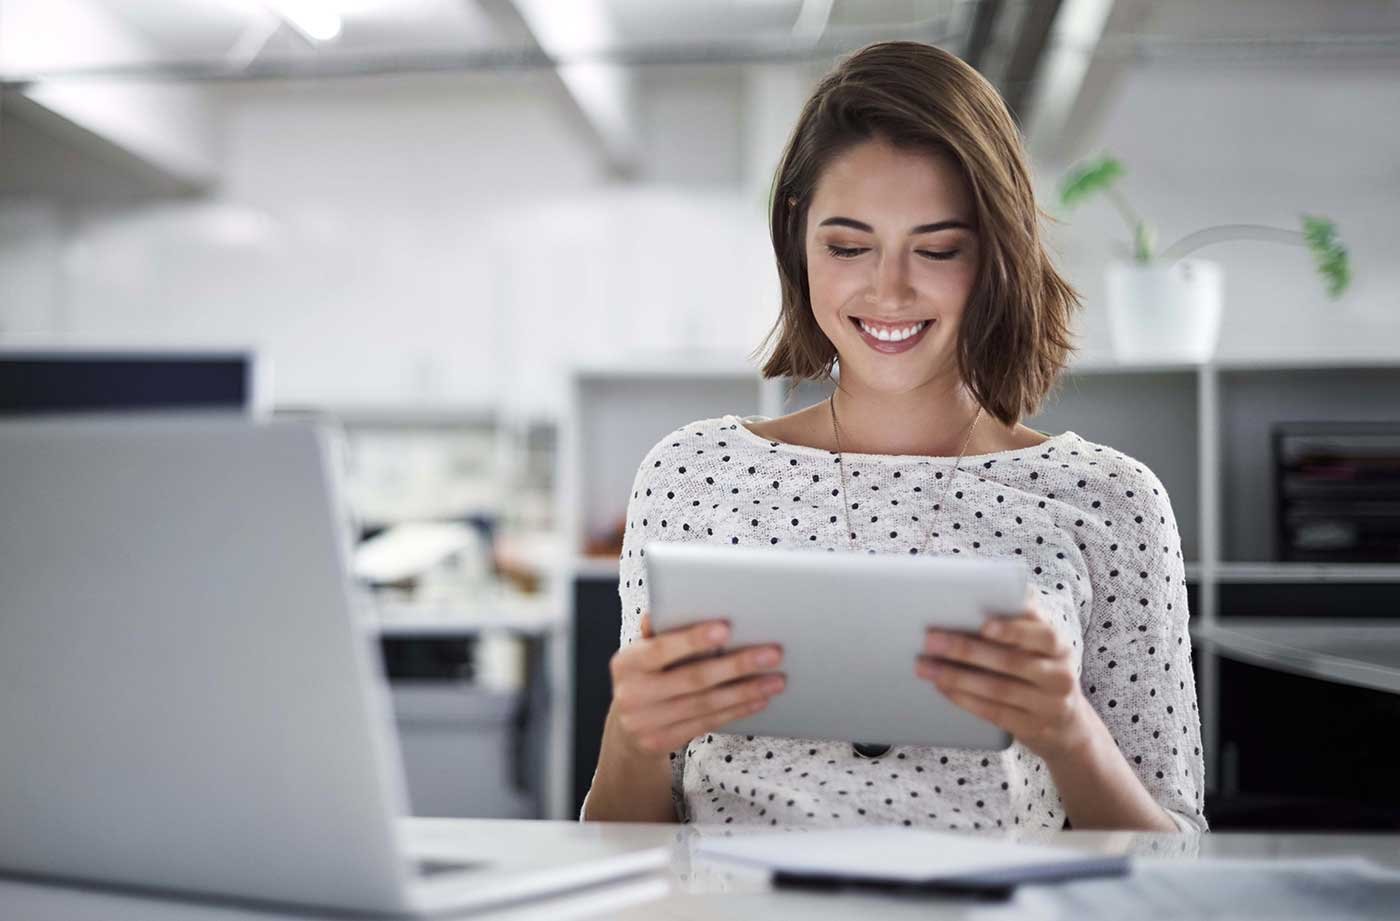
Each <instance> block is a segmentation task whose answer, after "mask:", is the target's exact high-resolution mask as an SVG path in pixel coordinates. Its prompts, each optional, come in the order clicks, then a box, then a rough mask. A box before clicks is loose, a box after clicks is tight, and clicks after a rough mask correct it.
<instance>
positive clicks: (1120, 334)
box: [1105, 259, 1225, 363]
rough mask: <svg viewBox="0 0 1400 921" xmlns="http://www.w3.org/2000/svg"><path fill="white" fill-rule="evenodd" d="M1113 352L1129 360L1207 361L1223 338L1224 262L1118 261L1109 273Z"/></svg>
mask: <svg viewBox="0 0 1400 921" xmlns="http://www.w3.org/2000/svg"><path fill="white" fill-rule="evenodd" d="M1106 281H1107V284H1106V286H1105V287H1106V290H1107V292H1108V322H1109V329H1110V331H1111V332H1112V335H1113V351H1114V354H1115V356H1116V357H1117V358H1118V360H1119V361H1125V362H1138V363H1141V362H1159V361H1161V362H1178V361H1183V362H1204V361H1209V360H1210V358H1211V356H1212V355H1214V354H1215V346H1216V343H1217V342H1218V341H1219V339H1220V311H1221V305H1222V304H1223V303H1224V293H1225V275H1224V273H1223V272H1222V271H1221V268H1220V264H1219V263H1217V262H1210V261H1208V260H1205V259H1181V260H1179V261H1177V262H1174V263H1172V264H1171V265H1141V264H1139V263H1136V262H1114V263H1111V264H1110V265H1109V266H1108V271H1107V276H1106Z"/></svg>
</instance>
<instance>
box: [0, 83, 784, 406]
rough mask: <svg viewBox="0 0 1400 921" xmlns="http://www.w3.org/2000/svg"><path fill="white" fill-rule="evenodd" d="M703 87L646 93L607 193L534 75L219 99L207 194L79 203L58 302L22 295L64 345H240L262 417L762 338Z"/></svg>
mask: <svg viewBox="0 0 1400 921" xmlns="http://www.w3.org/2000/svg"><path fill="white" fill-rule="evenodd" d="M704 92H705V87H704V85H703V83H702V84H699V85H697V84H696V83H695V82H694V81H683V80H681V81H677V80H672V81H669V82H667V81H658V82H656V83H655V84H654V88H653V94H654V98H653V99H652V100H651V103H650V105H649V107H648V108H647V110H646V111H648V112H649V113H650V114H649V115H648V117H647V119H646V123H647V124H648V125H650V126H651V129H652V130H650V132H649V138H648V140H647V142H646V143H647V150H648V153H649V169H650V170H651V171H652V173H653V175H652V176H651V177H650V178H649V179H644V181H643V182H641V183H639V184H636V185H631V186H622V185H614V184H611V183H609V182H607V181H606V180H604V179H602V178H601V174H600V170H599V168H598V164H597V159H596V154H595V153H594V148H592V147H591V146H590V145H589V144H588V143H587V142H586V140H585V139H583V138H581V137H579V136H578V135H576V134H575V129H574V128H573V127H571V126H572V125H573V123H572V122H570V121H569V120H567V119H564V118H561V117H560V116H559V112H558V111H557V110H556V109H555V106H556V105H557V104H558V103H557V101H555V97H552V96H551V95H550V94H548V93H547V92H545V91H544V90H543V88H542V86H541V85H540V81H539V79H538V78H537V77H531V76H520V75H515V76H508V77H414V78H397V79H375V80H354V81H343V80H342V81H331V82H325V83H302V84H296V85H292V86H286V85H274V84H266V85H252V86H241V87H236V88H232V89H229V90H228V91H227V92H225V93H224V95H223V98H222V100H221V101H222V109H223V111H222V124H223V126H224V138H223V146H224V151H225V167H224V174H223V175H224V178H223V181H222V182H221V184H220V186H219V188H218V190H217V192H216V193H215V194H214V195H212V196H209V197H206V198H202V199H197V200H191V201H166V202H158V203H153V204H150V205H147V206H143V207H137V208H132V207H120V208H105V209H103V210H91V209H89V210H86V211H83V212H80V213H79V215H78V217H77V219H76V225H75V229H74V231H73V232H72V234H71V235H70V236H68V237H67V238H65V239H64V240H63V241H62V246H61V249H62V250H63V252H64V253H65V258H64V259H63V260H61V262H60V267H59V274H60V275H61V276H62V279H63V284H62V285H61V288H59V289H55V290H34V288H33V285H32V284H31V285H30V286H29V287H28V288H27V289H26V291H25V293H24V295H23V297H24V298H25V299H42V298H44V297H45V296H48V297H50V298H52V299H54V303H53V304H52V305H51V307H50V309H49V311H48V313H49V315H50V316H51V317H52V318H53V321H54V322H53V324H51V326H50V331H51V332H53V333H56V334H58V335H60V336H64V337H78V338H81V339H84V340H100V341H104V342H112V341H142V342H151V341H154V342H164V343H192V342H193V343H201V344H202V343H235V342H236V343H253V344H257V345H259V346H261V347H263V348H264V349H265V350H266V351H267V352H268V353H269V354H270V355H271V356H272V358H273V362H274V366H275V368H276V399H277V400H278V401H279V402H283V403H308V402H315V403H328V402H329V403H342V404H343V403H356V404H360V403H386V402H388V403H392V402H421V401H431V402H439V403H451V404H458V405H460V404H463V403H468V404H484V403H497V402H504V403H506V404H507V405H510V406H516V407H519V408H521V409H523V410H527V411H549V410H552V409H553V408H555V407H557V406H558V405H559V401H560V400H561V398H562V390H561V389H560V388H561V385H562V380H563V378H562V373H561V372H562V370H563V367H564V363H565V362H567V361H569V360H573V359H576V358H577V359H588V358H595V359H596V358H601V357H604V356H607V355H610V354H616V353H620V352H622V351H625V350H628V349H658V348H674V347H680V346H684V345H687V344H689V345H692V346H695V347H699V348H704V349H714V350H728V351H731V352H733V351H739V350H742V349H744V348H747V347H751V346H752V345H753V344H755V343H756V342H757V340H758V337H759V335H760V334H761V331H762V329H763V319H764V316H765V311H764V310H763V309H762V308H761V305H758V304H756V300H757V299H758V296H759V294H760V293H761V292H762V290H763V287H764V285H763V278H766V276H767V275H768V274H771V267H769V266H768V265H767V262H766V254H765V247H766V243H765V242H764V239H765V238H764V227H763V225H762V214H761V211H760V210H755V209H753V208H752V207H750V204H751V203H749V202H746V201H744V200H742V199H741V196H740V194H739V192H738V181H737V180H738V176H737V170H738V166H737V163H738V158H739V153H738V133H737V132H738V122H739V118H738V112H737V111H736V106H737V105H738V88H737V82H736V81H734V80H732V79H731V80H728V81H721V82H720V83H719V84H718V85H717V86H716V87H715V90H714V92H713V93H711V94H710V95H709V96H704V95H702V94H703V93H704ZM679 110H684V111H686V112H689V113H690V117H689V118H688V119H686V120H685V122H684V123H683V124H681V123H678V119H677V117H676V114H675V112H676V111H679ZM12 220H16V219H12V218H9V217H0V227H4V226H7V225H9V224H10V222H11V221H12ZM30 220H31V221H32V220H33V219H32V218H31V219H30ZM26 260H27V261H28V260H29V257H26ZM18 297H19V296H18V295H17V298H18ZM59 301H61V303H59ZM0 309H3V308H0ZM23 309H24V310H25V311H26V313H27V315H33V314H35V313H42V312H43V311H36V310H35V309H34V307H33V306H32V304H31V305H27V306H25V307H24V308H23ZM59 323H61V324H62V325H61V326H59ZM29 325H30V326H33V325H34V324H33V322H32V321H31V322H30V323H29Z"/></svg>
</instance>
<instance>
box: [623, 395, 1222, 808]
mask: <svg viewBox="0 0 1400 921" xmlns="http://www.w3.org/2000/svg"><path fill="white" fill-rule="evenodd" d="M763 419H764V417H762V416H751V417H744V418H742V419H741V418H740V417H738V416H734V415H725V416H722V417H718V418H713V419H703V420H700V421H697V422H693V423H691V424H689V425H686V426H684V427H682V428H679V429H677V430H676V431H674V432H672V433H671V434H669V435H667V436H666V437H665V438H663V439H662V440H661V441H659V442H658V443H657V444H656V445H655V447H653V448H652V449H651V450H650V451H649V452H647V455H646V458H645V459H644V460H643V461H642V464H641V466H640V467H639V469H638V470H637V475H636V479H635V481H634V483H633V487H632V494H631V496H630V498H629V502H628V507H627V522H626V525H627V526H626V533H625V537H624V542H623V548H622V554H621V560H620V567H619V579H618V591H619V594H620V595H621V599H622V635H621V641H622V643H623V644H624V645H625V644H627V643H630V642H633V641H634V640H635V639H637V638H638V637H639V636H640V633H641V628H640V620H641V614H642V612H643V611H645V610H647V609H648V607H649V604H648V598H647V588H646V569H645V561H644V559H643V556H642V550H641V548H642V547H643V546H644V545H645V543H646V542H647V541H649V540H666V541H681V542H686V541H699V542H706V543H720V544H737V545H740V546H762V547H768V546H778V547H787V548H796V547H806V548H809V549H823V550H850V549H853V548H852V545H851V541H850V539H849V536H848V532H847V531H846V530H845V527H844V517H843V503H842V497H841V492H840V491H841V477H840V470H839V468H838V466H837V457H836V454H835V452H833V451H828V450H825V449H820V448H813V447H808V446H803V445H792V444H787V443H784V442H777V441H771V440H769V439H766V438H764V437H762V436H760V435H758V434H756V433H755V432H753V431H752V430H750V429H749V428H747V427H746V426H745V425H744V424H743V423H744V422H746V421H762V420H763ZM953 461H954V458H952V457H926V456H918V455H885V454H857V453H852V452H847V453H846V455H845V462H846V476H847V485H848V488H849V490H850V496H849V499H850V506H851V521H852V525H853V529H854V530H855V531H856V533H857V542H858V546H859V548H860V549H865V550H869V549H874V550H875V551H876V552H878V553H902V554H908V553H910V551H911V548H916V549H919V552H921V553H934V554H973V555H981V556H990V557H1003V558H1008V559H1017V560H1021V561H1023V562H1024V564H1025V566H1026V568H1027V570H1028V573H1029V576H1030V579H1031V581H1032V584H1033V587H1034V589H1036V590H1038V592H1039V594H1038V596H1037V597H1038V603H1039V606H1040V608H1041V610H1042V611H1044V612H1045V613H1046V614H1047V615H1048V616H1049V618H1050V620H1051V622H1052V623H1053V624H1054V625H1055V627H1056V628H1057V629H1058V630H1059V631H1060V633H1061V636H1062V638H1063V639H1065V640H1066V641H1067V642H1068V644H1069V645H1070V646H1071V648H1072V650H1073V657H1074V660H1075V663H1076V668H1078V670H1079V675H1080V684H1081V686H1082V688H1083V691H1084V695H1085V697H1086V698H1087V700H1088V701H1089V702H1090V704H1091V705H1092V706H1093V707H1094V709H1095V710H1096V711H1097V712H1098V714H1099V716H1100V717H1102V718H1103V721H1104V723H1105V724H1106V725H1107V727H1108V729H1109V730H1110V732H1111V733H1112V734H1113V737H1114V739H1115V740H1116V741H1117V743H1118V747H1119V749H1120V750H1121V751H1122V752H1123V754H1124V755H1125V756H1126V757H1127V760H1128V763H1129V765H1130V766H1131V767H1132V769H1133V770H1134V771H1135V772H1136V773H1137V775H1138V777H1139V778H1140V779H1141V780H1142V783H1143V784H1144V786H1146V788H1147V789H1148V790H1149V791H1150V792H1151V793H1152V795H1153V797H1154V798H1155V799H1156V800H1157V802H1158V803H1160V804H1161V805H1162V806H1163V807H1164V808H1165V809H1166V810H1167V812H1168V813H1169V814H1170V815H1172V817H1173V818H1174V819H1175V820H1176V822H1177V824H1178V825H1179V826H1180V827H1181V828H1182V829H1183V830H1201V831H1204V830H1205V828H1206V821H1205V817H1204V814H1203V791H1204V784H1203V771H1204V758H1203V756H1202V753H1201V734H1200V717H1199V714H1198V712H1197V709H1196V687H1195V680H1194V676H1193V673H1192V668H1191V645H1190V638H1189V636H1188V634H1187V605H1186V584H1185V579H1184V565H1185V564H1184V561H1183V559H1182V556H1181V541H1180V536H1179V534H1178V533H1177V528H1176V519H1175V517H1174V515H1173V514H1172V508H1171V503H1170V501H1169V499H1168V497H1167V492H1166V489H1165V488H1164V487H1163V486H1162V484H1161V482H1160V481H1159V480H1158V479H1157V477H1156V475H1155V474H1154V473H1153V472H1152V471H1151V470H1150V469H1148V467H1147V466H1146V465H1144V464H1142V463H1141V462H1139V461H1137V460H1134V459H1133V458H1131V457H1129V456H1127V455H1125V454H1123V453H1122V452H1120V451H1116V450H1114V449H1112V448H1109V447H1106V446H1103V445H1098V444H1094V443H1092V442H1089V441H1086V440H1085V439H1083V438H1081V437H1080V436H1078V435H1077V434H1075V433H1074V432H1064V433H1062V434H1059V435H1055V436H1052V437H1050V438H1049V440H1047V441H1045V442H1044V443H1042V444H1040V445H1036V446H1034V447H1029V448H1021V449H1015V450H1010V451H999V452H996V453H992V454H980V455H967V456H966V457H964V458H963V460H962V464H961V466H960V467H959V469H958V472H957V473H956V475H955V478H954V480H953V481H952V482H951V484H950V485H949V486H948V489H947V491H946V493H945V492H944V489H943V482H942V481H943V477H944V476H947V475H948V471H949V470H950V469H951V467H952V464H953ZM945 495H946V499H944V498H943V497H944V496H945ZM940 501H942V502H943V503H944V504H945V507H943V508H941V509H940V508H939V506H938V504H935V503H939V502H940ZM931 513H936V515H937V517H936V519H930V518H929V517H928V516H929V515H930V514H931ZM921 521H922V522H929V524H923V523H921ZM930 525H931V526H932V527H933V528H934V530H933V532H932V535H933V536H932V539H931V541H930V542H929V545H928V547H927V549H923V548H921V547H919V545H920V544H922V542H923V539H924V537H925V535H926V534H929V531H928V528H929V527H930ZM916 654H917V650H911V651H910V656H911V657H913V656H914V655H916ZM929 691H930V693H937V690H936V689H935V688H933V687H932V686H930V688H929ZM671 765H672V798H673V801H674V804H675V807H676V813H677V818H678V819H680V820H681V821H689V822H705V823H717V824H763V825H779V824H804V825H836V826H840V825H856V824H902V825H909V826H922V827H931V828H942V829H997V828H1005V829H1008V830H1013V831H1014V830H1015V829H1016V828H1017V827H1020V828H1040V827H1049V828H1060V827H1062V826H1063V825H1064V822H1065V812H1064V806H1063V805H1062V803H1061V801H1060V796H1059V792H1058V791H1057V790H1056V788H1055V784H1054V782H1053V781H1052V779H1051V777H1050V772H1049V769H1048V768H1047V766H1046V765H1045V763H1044V762H1043V761H1042V760H1041V759H1040V758H1039V757H1037V756H1036V755H1034V754H1032V753H1031V752H1030V751H1029V750H1027V749H1025V748H1024V747H1022V746H1021V745H1020V744H1019V743H1013V744H1012V746H1011V747H1010V748H1008V749H1006V750H1005V751H1003V752H983V751H974V750H967V749H954V748H935V747H929V746H911V745H897V746H895V747H893V748H892V749H890V750H889V751H888V752H886V753H884V754H883V755H881V756H880V757H873V758H862V757H859V756H858V755H856V753H855V752H854V751H853V749H852V747H851V744H850V743H849V742H838V741H831V740H820V739H788V738H776V737H765V736H747V735H732V734H726V733H720V732H716V733H713V734H708V735H705V736H703V737H698V738H695V739H692V740H691V741H690V743H689V744H687V745H686V746H685V747H684V748H683V749H680V750H677V751H675V752H672V753H671Z"/></svg>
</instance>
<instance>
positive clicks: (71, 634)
mask: <svg viewBox="0 0 1400 921" xmlns="http://www.w3.org/2000/svg"><path fill="white" fill-rule="evenodd" d="M334 490H335V486H334V482H333V477H332V475H331V472H330V469H329V466H328V464H327V456H326V450H325V447H324V446H323V442H322V439H321V436H320V435H319V433H318V432H317V431H316V430H315V429H313V428H311V427H308V426H306V425H304V424H301V423H282V422H279V423H252V422H247V421H237V420H227V419H226V420H218V419H189V418H186V419H171V418H162V419H135V420H133V419H121V420H111V419H109V420H97V419H89V420H70V421H58V420H53V421H19V422H4V423H0V740H3V744H0V871H8V872H15V873H22V874H37V875H44V876H56V877H66V878H72V879H89V880H96V881H103V882H110V883H118V884H128V885H136V886H142V887H155V888H160V889H167V890H177V891H187V892H197V893H203V894H217V895H222V896H229V897H235V898H239V897H246V898H256V899H267V900H275V901H286V902H298V903H303V904H309V905H321V906H329V907H347V908H356V909H369V910H394V909H397V908H400V907H401V906H403V905H404V900H405V895H404V893H405V889H406V883H407V872H408V871H407V867H406V866H405V864H404V862H403V861H402V859H401V857H400V855H399V852H398V850H397V848H396V846H395V828H394V822H395V819H396V817H397V816H399V815H401V814H402V813H403V811H404V810H403V804H404V802H405V798H404V794H403V782H402V778H401V770H400V766H399V764H398V753H397V750H396V749H395V747H394V745H393V742H392V739H393V737H392V735H391V733H392V724H391V716H390V710H389V706H388V698H387V692H386V690H385V688H384V686H383V679H382V675H381V672H380V670H379V667H378V665H377V662H376V660H375V659H374V658H373V654H372V647H371V637H370V635H369V634H368V633H367V632H366V631H362V630H361V629H360V628H359V627H358V626H357V625H356V624H355V622H354V621H353V620H352V617H351V613H350V607H349V599H348V597H347V591H348V587H349V581H348V577H347V573H346V563H345V546H346V545H345V541H344V534H343V533H342V529H341V527H340V524H339V523H338V518H337V513H336V512H335V511H334V510H335V509H336V508H337V507H338V506H337V505H336V504H335V500H334V494H335V493H334Z"/></svg>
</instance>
